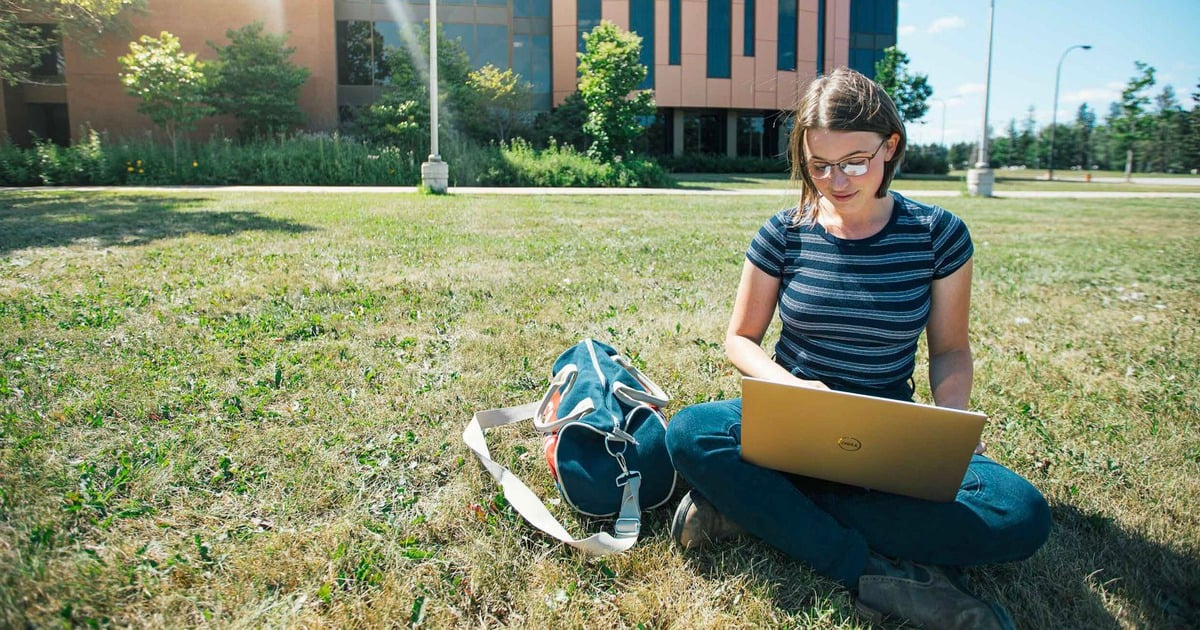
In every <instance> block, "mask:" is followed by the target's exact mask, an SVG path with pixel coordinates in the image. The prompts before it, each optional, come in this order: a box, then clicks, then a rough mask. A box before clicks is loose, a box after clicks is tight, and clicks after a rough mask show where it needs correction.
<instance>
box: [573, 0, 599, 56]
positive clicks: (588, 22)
mask: <svg viewBox="0 0 1200 630" xmlns="http://www.w3.org/2000/svg"><path fill="white" fill-rule="evenodd" d="M577 2H578V4H577V5H576V6H577V8H576V15H577V17H578V26H577V27H576V28H577V30H578V32H579V52H583V51H584V50H586V46H585V44H584V42H583V34H584V33H591V32H592V29H594V28H596V27H597V26H600V0H577Z"/></svg>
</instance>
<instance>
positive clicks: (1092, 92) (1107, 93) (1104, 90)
mask: <svg viewBox="0 0 1200 630" xmlns="http://www.w3.org/2000/svg"><path fill="white" fill-rule="evenodd" d="M1124 87H1125V86H1124V85H1123V84H1121V83H1119V82H1112V83H1109V84H1107V85H1105V86H1103V87H1090V88H1083V89H1082V90H1074V91H1072V92H1066V93H1063V94H1062V95H1061V96H1059V98H1058V102H1059V103H1097V102H1099V103H1111V102H1113V101H1119V100H1121V90H1122V89H1124Z"/></svg>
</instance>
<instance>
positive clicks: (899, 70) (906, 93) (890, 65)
mask: <svg viewBox="0 0 1200 630" xmlns="http://www.w3.org/2000/svg"><path fill="white" fill-rule="evenodd" d="M875 82H876V83H878V84H879V85H881V86H883V89H884V90H886V91H887V93H888V94H889V95H891V97H892V100H893V101H895V102H896V109H898V110H900V118H902V119H904V121H905V122H916V121H918V120H921V119H922V118H924V117H925V113H926V112H928V111H929V105H928V103H926V102H925V101H927V100H928V99H929V97H930V96H933V87H932V86H931V85H929V77H928V76H927V75H924V74H913V73H911V72H909V71H908V55H906V54H904V53H903V52H901V51H900V49H899V48H896V47H895V46H891V47H889V48H885V49H884V51H883V59H880V60H879V61H877V62H875Z"/></svg>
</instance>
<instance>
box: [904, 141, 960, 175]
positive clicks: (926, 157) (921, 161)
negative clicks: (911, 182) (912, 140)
mask: <svg viewBox="0 0 1200 630" xmlns="http://www.w3.org/2000/svg"><path fill="white" fill-rule="evenodd" d="M900 169H901V171H902V172H904V173H911V174H914V175H917V174H921V175H945V174H947V173H949V172H950V159H949V154H948V151H947V149H946V147H943V146H940V145H936V144H926V145H920V144H914V145H909V147H908V148H907V149H905V151H904V162H902V163H901V164H900Z"/></svg>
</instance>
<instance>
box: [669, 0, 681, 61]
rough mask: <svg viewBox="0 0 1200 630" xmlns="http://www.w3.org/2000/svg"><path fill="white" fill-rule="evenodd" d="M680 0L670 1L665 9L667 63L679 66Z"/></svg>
mask: <svg viewBox="0 0 1200 630" xmlns="http://www.w3.org/2000/svg"><path fill="white" fill-rule="evenodd" d="M679 5H680V0H671V1H670V3H669V5H668V8H667V22H668V24H667V29H668V34H667V63H669V64H671V65H672V66H678V65H679V37H680V33H681V32H682V28H683V26H682V20H683V18H682V17H681V16H680V11H682V8H681V7H680V6H679Z"/></svg>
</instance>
